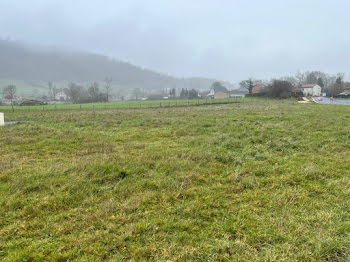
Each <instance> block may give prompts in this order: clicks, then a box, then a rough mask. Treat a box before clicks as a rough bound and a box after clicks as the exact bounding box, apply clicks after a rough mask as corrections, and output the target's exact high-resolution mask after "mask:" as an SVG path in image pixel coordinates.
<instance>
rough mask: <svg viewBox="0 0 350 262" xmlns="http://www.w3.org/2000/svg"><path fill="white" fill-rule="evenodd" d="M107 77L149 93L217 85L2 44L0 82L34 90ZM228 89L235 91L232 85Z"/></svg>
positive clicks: (109, 61)
mask: <svg viewBox="0 0 350 262" xmlns="http://www.w3.org/2000/svg"><path fill="white" fill-rule="evenodd" d="M106 77H112V79H113V82H114V84H115V85H117V86H120V87H123V88H125V89H131V88H142V89H145V90H148V91H157V90H158V91H159V90H164V89H165V88H176V89H180V88H196V89H208V88H209V87H210V86H211V84H212V83H213V82H214V81H215V80H213V79H205V78H187V79H179V78H174V77H171V76H168V75H165V74H160V73H157V72H154V71H151V70H147V69H143V68H141V67H137V66H134V65H132V64H129V63H126V62H121V61H117V60H114V59H111V58H108V57H106V56H102V55H97V54H91V53H82V52H76V51H62V50H58V49H55V50H54V49H49V48H38V47H32V46H28V45H25V44H22V43H17V42H12V41H7V40H0V79H16V80H21V81H25V82H27V83H29V84H31V85H32V86H33V85H35V83H41V84H42V83H45V82H48V81H54V82H62V81H64V82H71V81H72V82H73V81H75V82H81V83H87V82H93V81H97V82H100V81H102V80H103V79H105V78H106ZM38 85H39V84H38ZM226 85H227V86H228V88H232V86H231V85H230V84H229V83H226Z"/></svg>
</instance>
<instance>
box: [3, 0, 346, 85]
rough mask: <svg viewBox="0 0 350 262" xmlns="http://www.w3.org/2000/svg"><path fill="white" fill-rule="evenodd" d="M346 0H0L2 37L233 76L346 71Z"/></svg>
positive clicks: (171, 69) (165, 69) (179, 70)
mask: <svg viewBox="0 0 350 262" xmlns="http://www.w3.org/2000/svg"><path fill="white" fill-rule="evenodd" d="M349 7H350V2H348V1H345V0H339V1H336V2H335V1H331V0H323V1H316V0H309V1H305V0H285V1H277V0H267V1H260V0H255V1H254V0H251V1H243V0H242V1H228V0H221V1H214V0H211V1H209V0H191V1H185V0H176V1H175V0H167V1H164V0H147V1H145V0H139V1H138V0H128V1H119V0H101V1H96V0H84V1H83V0H76V1H71V0H60V1H58V0H31V1H27V0H11V1H8V0H0V10H1V16H0V25H1V27H0V37H1V38H10V39H13V40H18V41H25V42H28V43H32V44H39V45H41V46H57V47H65V48H70V49H76V50H82V51H89V52H95V53H100V54H104V55H108V56H111V57H115V58H117V59H120V60H123V61H128V62H131V63H133V64H136V65H140V66H142V67H145V68H149V69H152V70H156V71H159V72H162V73H166V74H170V75H174V76H178V77H190V76H202V77H210V78H216V79H222V80H229V81H233V82H236V81H239V80H241V79H244V78H247V77H255V78H270V77H274V76H280V75H286V74H292V73H295V72H296V71H298V70H300V71H303V70H322V71H327V72H329V73H336V72H345V73H347V72H348V64H349V62H348V61H350V52H349V48H348V44H349V43H350V41H349V40H350V35H349V34H348V33H347V31H346V29H347V27H348V25H349V24H350V17H349V15H348V12H347V10H348V8H349Z"/></svg>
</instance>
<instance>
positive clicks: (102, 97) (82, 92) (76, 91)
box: [63, 83, 108, 103]
mask: <svg viewBox="0 0 350 262" xmlns="http://www.w3.org/2000/svg"><path fill="white" fill-rule="evenodd" d="M63 92H64V93H65V94H66V95H67V98H68V100H69V101H71V102H72V103H93V102H108V93H105V92H102V91H101V90H100V87H99V85H98V83H93V84H91V85H90V86H89V87H88V88H85V87H84V86H81V85H78V84H75V83H70V84H69V86H68V87H67V88H65V89H63Z"/></svg>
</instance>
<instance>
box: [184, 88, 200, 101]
mask: <svg viewBox="0 0 350 262" xmlns="http://www.w3.org/2000/svg"><path fill="white" fill-rule="evenodd" d="M187 98H188V99H196V98H198V91H197V90H196V89H191V90H189V91H188V97H187Z"/></svg>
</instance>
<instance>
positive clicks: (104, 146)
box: [0, 100, 350, 261]
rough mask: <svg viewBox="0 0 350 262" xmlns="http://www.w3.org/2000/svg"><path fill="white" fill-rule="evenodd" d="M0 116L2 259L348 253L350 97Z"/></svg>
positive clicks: (325, 256)
mask: <svg viewBox="0 0 350 262" xmlns="http://www.w3.org/2000/svg"><path fill="white" fill-rule="evenodd" d="M6 117H7V119H8V120H25V121H28V122H24V123H21V124H18V125H12V126H6V127H4V128H0V156H1V158H0V167H1V170H0V214H1V216H0V260H1V261H72V260H73V261H74V260H77V261H101V260H107V261H122V260H131V261H147V260H150V261H348V260H349V259H350V256H349V255H350V238H349V236H350V235H349V233H350V198H349V194H350V182H349V181H350V154H349V150H350V143H349V139H350V134H349V130H350V129H349V128H350V107H346V106H331V105H316V104H307V105H300V104H297V103H295V102H293V101H273V100H258V101H254V102H245V103H235V104H224V105H211V106H209V105H207V106H196V107H174V108H149V109H138V110H135V109H133V110H128V109H125V110H108V109H107V110H102V109H101V110H97V111H94V112H92V111H89V110H82V111H79V110H73V111H45V112H41V111H37V112H24V111H23V112H22V111H19V112H15V113H7V114H6Z"/></svg>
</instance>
